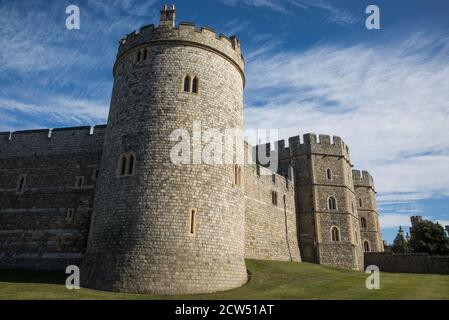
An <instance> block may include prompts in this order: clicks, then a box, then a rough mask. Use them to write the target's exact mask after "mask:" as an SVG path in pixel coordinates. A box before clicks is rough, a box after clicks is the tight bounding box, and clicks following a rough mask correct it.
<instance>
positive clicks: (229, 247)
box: [81, 23, 247, 294]
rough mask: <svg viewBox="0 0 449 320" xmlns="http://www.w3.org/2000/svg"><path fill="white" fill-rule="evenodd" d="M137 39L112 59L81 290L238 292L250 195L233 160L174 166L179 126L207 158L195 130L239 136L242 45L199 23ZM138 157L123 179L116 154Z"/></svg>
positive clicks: (151, 31) (189, 161)
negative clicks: (236, 131) (193, 82)
mask: <svg viewBox="0 0 449 320" xmlns="http://www.w3.org/2000/svg"><path fill="white" fill-rule="evenodd" d="M173 24H174V23H173ZM133 37H134V38H133ZM133 37H131V38H133V39H135V41H136V42H133V41H134V40H132V39H131V38H129V37H127V40H126V41H125V43H123V42H122V44H121V46H120V49H119V54H118V56H117V61H116V64H115V71H114V86H113V92H112V99H111V108H110V113H109V118H108V129H107V132H106V137H105V144H104V148H103V157H102V162H101V170H100V177H99V184H98V188H97V190H96V194H95V204H94V215H93V223H92V229H91V236H90V237H89V242H88V247H87V251H86V258H85V260H84V263H83V267H82V270H81V274H82V279H84V280H82V281H84V283H82V285H84V286H87V287H90V288H94V289H99V290H110V291H121V292H134V293H157V294H185V293H199V292H211V291H220V290H227V289H231V288H235V287H238V286H241V285H242V284H244V283H245V282H246V281H247V272H246V267H245V261H244V257H245V256H244V254H245V252H244V244H245V242H244V221H245V217H244V195H243V190H242V188H240V187H237V186H235V185H234V165H232V164H206V163H203V162H201V158H200V161H199V162H201V163H192V162H193V158H192V157H193V155H192V154H191V156H189V157H188V159H187V160H186V161H185V162H183V163H173V162H172V159H171V151H172V149H173V148H174V147H175V146H176V145H177V144H178V142H179V139H178V141H174V140H173V139H171V136H172V134H173V133H174V131H175V130H178V129H184V130H187V132H188V134H189V141H192V142H193V141H195V142H196V143H199V146H200V147H199V149H200V151H201V150H204V147H205V146H206V145H207V144H208V143H207V141H206V139H205V138H204V137H203V138H201V137H199V138H197V137H196V136H195V137H194V136H193V133H192V131H193V127H194V125H195V124H198V125H199V126H200V127H201V129H199V130H198V131H201V133H202V134H204V133H205V130H206V129H207V128H213V129H215V130H218V131H219V132H220V133H224V131H225V130H226V129H232V128H237V129H242V127H243V87H244V78H243V74H242V68H243V62H242V60H241V55H240V53H239V49H238V48H237V47H234V46H233V44H232V43H231V42H230V41H228V40H225V39H222V40H220V39H217V37H216V35H215V33H212V32H210V31H208V30H206V29H203V31H201V32H196V31H195V28H194V27H192V26H186V27H179V28H173V27H171V26H168V25H167V26H159V27H157V28H155V29H152V28H149V29H145V30H141V33H139V35H135V36H133ZM223 48H226V49H223ZM231 53H232V54H231ZM144 57H146V58H144ZM139 58H140V59H139ZM235 59H237V61H235ZM187 75H189V77H190V79H193V78H194V77H197V79H198V90H197V92H193V89H192V87H193V85H190V86H188V90H187V91H185V90H184V85H183V84H184V80H185V78H186V76H187ZM184 138H185V140H184ZM190 139H191V140H190ZM183 141H185V142H187V137H183ZM187 143H188V148H189V149H190V147H191V146H192V144H190V143H189V142H187ZM130 152H132V153H133V154H134V155H135V164H134V165H135V171H134V173H133V174H130V175H126V176H118V175H117V164H118V159H119V158H120V156H121V155H122V154H124V153H130ZM185 152H186V151H185ZM195 152H196V151H195ZM200 157H201V155H200ZM192 210H194V211H195V210H196V214H195V219H194V220H195V221H194V225H195V227H194V232H191V228H190V225H191V212H192Z"/></svg>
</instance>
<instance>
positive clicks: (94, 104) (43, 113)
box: [0, 96, 109, 131]
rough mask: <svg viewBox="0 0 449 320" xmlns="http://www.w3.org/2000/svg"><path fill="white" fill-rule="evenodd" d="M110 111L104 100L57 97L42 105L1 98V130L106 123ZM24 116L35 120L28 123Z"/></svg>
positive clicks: (43, 102)
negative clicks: (55, 124) (47, 124)
mask: <svg viewBox="0 0 449 320" xmlns="http://www.w3.org/2000/svg"><path fill="white" fill-rule="evenodd" d="M108 109H109V106H107V105H105V104H104V103H103V102H102V101H93V100H86V99H76V98H71V97H68V96H56V97H54V98H51V99H49V100H47V101H42V103H24V102H19V101H16V100H9V99H3V98H0V113H1V114H2V118H1V119H0V131H5V130H17V129H21V130H23V129H36V128H42V127H45V125H44V123H48V122H49V121H51V122H53V123H60V124H61V125H63V126H68V125H69V126H70V125H86V124H98V123H105V121H106V118H107V114H108ZM4 114H5V116H3V115H4ZM7 114H9V115H7ZM12 115H16V117H14V116H12ZM23 115H26V117H30V118H32V121H27V120H24V119H23V118H24V116H23Z"/></svg>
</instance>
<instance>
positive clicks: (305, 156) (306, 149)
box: [258, 134, 363, 270]
mask: <svg viewBox="0 0 449 320" xmlns="http://www.w3.org/2000/svg"><path fill="white" fill-rule="evenodd" d="M258 148H261V149H262V150H266V153H267V154H269V153H271V152H272V151H270V150H272V148H271V145H270V144H265V145H260V146H258ZM274 149H275V152H276V153H277V155H278V158H279V162H280V165H279V169H280V172H281V173H285V172H284V171H285V169H286V168H287V167H288V166H289V165H290V166H292V167H293V168H294V172H295V190H296V208H297V216H298V221H299V241H300V246H301V255H302V260H304V261H310V262H316V263H322V264H328V265H333V266H341V267H345V268H351V269H358V270H360V269H362V268H363V252H362V246H361V245H362V242H361V236H360V229H359V216H358V212H357V208H356V203H355V201H356V197H355V192H354V186H353V179H352V174H351V162H350V157H349V148H348V147H347V145H346V144H345V143H344V142H343V141H342V140H341V138H340V137H337V136H334V137H332V138H331V137H330V136H327V135H319V136H317V135H315V134H305V135H304V136H303V140H302V142H301V139H300V137H299V136H296V137H291V138H289V146H288V147H286V144H285V141H277V142H275V148H274ZM262 153H263V151H262ZM328 170H330V171H329V174H328ZM328 175H329V177H328ZM330 197H334V198H335V200H336V208H329V206H328V203H329V198H330ZM334 227H336V228H338V230H339V234H340V237H339V238H340V239H338V240H337V241H333V240H332V238H331V229H332V228H334Z"/></svg>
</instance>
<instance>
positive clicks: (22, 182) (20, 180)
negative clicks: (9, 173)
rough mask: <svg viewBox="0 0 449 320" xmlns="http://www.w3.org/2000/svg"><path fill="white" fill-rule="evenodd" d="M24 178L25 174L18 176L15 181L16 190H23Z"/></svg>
mask: <svg viewBox="0 0 449 320" xmlns="http://www.w3.org/2000/svg"><path fill="white" fill-rule="evenodd" d="M25 179H26V176H25V175H21V176H20V177H19V181H18V182H17V192H19V193H22V192H23V190H24V189H25Z"/></svg>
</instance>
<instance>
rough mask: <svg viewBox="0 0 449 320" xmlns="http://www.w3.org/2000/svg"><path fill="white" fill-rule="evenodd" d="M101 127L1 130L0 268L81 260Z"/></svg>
mask: <svg viewBox="0 0 449 320" xmlns="http://www.w3.org/2000/svg"><path fill="white" fill-rule="evenodd" d="M104 129H105V127H104V126H97V127H95V129H94V131H93V133H91V128H90V127H79V128H64V129H54V130H52V131H51V132H50V131H49V130H30V131H21V132H14V133H9V132H4V133H0V268H32V269H64V268H65V267H66V266H67V265H69V264H77V265H80V263H81V260H82V257H83V254H84V252H85V249H86V244H87V236H88V232H89V223H90V216H91V213H92V205H93V198H94V193H95V181H96V172H97V170H98V168H99V164H100V158H101V152H102V144H103V138H104ZM22 176H23V177H24V183H23V191H21V190H19V180H20V177H22ZM80 180H82V181H80Z"/></svg>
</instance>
